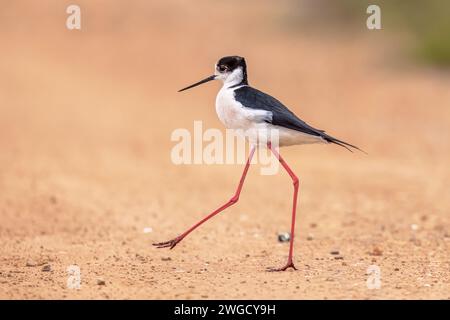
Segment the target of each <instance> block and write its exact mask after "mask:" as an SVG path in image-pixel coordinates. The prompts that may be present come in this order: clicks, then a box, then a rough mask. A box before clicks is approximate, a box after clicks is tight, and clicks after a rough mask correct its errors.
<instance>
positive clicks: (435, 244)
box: [0, 1, 450, 299]
mask: <svg viewBox="0 0 450 320" xmlns="http://www.w3.org/2000/svg"><path fill="white" fill-rule="evenodd" d="M78 2H80V5H81V6H82V8H83V10H84V11H83V19H84V20H83V21H84V23H85V24H84V25H83V29H82V31H81V32H70V31H68V30H66V29H65V28H64V22H65V17H66V15H65V6H66V5H67V4H66V3H64V1H47V2H42V3H41V2H40V3H39V6H38V5H37V4H33V3H34V2H31V1H28V2H26V1H25V2H18V3H15V4H12V3H11V4H9V5H5V8H4V10H3V12H2V15H3V16H2V17H1V21H2V27H1V28H0V33H1V39H2V50H1V53H0V57H1V59H0V72H1V74H2V77H1V78H0V148H1V152H0V167H1V170H0V219H1V223H0V243H1V247H0V298H2V299H18V298H25V299H31V298H33V299H53V298H56V299H80V298H87V299H105V298H106V299H130V298H137V299H177V298H183V299H196V298H208V299H221V298H224V299H233V298H234V299H247V298H249V299H284V298H286V299H314V298H318V299H355V298H356V299H381V298H389V299H430V298H439V299H448V298H450V260H449V257H448V252H449V249H450V229H449V226H450V216H449V211H450V201H449V197H448V190H449V187H450V167H449V165H448V164H449V163H450V142H449V139H448V137H449V133H450V132H449V120H450V109H449V105H450V90H449V87H450V78H449V75H448V74H445V73H443V72H439V71H433V70H427V69H420V68H411V67H408V63H407V62H406V63H403V62H401V60H402V58H401V54H400V53H399V52H400V51H399V50H398V49H397V48H396V47H394V46H392V45H389V44H388V43H389V42H388V40H387V38H388V37H387V31H382V32H380V33H374V32H372V33H371V32H368V31H364V30H361V31H360V32H359V33H357V34H356V35H353V34H348V35H339V36H338V35H336V34H334V33H333V34H328V33H321V34H320V35H317V34H315V33H309V32H303V31H298V30H297V31H296V32H293V31H292V30H289V29H285V28H288V27H287V26H285V25H284V24H283V23H281V22H280V19H281V18H280V16H281V14H282V12H281V11H282V10H281V9H277V10H275V9H274V8H273V7H271V5H270V4H267V3H266V2H262V4H261V5H258V6H256V5H255V4H248V5H245V6H244V9H242V10H241V11H238V12H237V11H235V10H234V9H233V8H235V7H234V6H233V2H220V7H215V6H212V5H211V4H210V2H205V1H203V2H199V7H195V8H194V7H191V6H189V5H188V4H187V3H185V2H171V1H164V2H161V3H156V2H155V3H152V4H146V1H135V2H130V3H128V2H127V4H124V3H122V4H120V2H116V3H115V2H111V1H109V2H108V5H103V6H101V3H99V4H97V5H94V4H91V3H92V2H88V1H78ZM277 8H278V7H277ZM249 12H252V13H253V14H254V15H252V16H250V18H245V19H244V17H245V16H246V14H248V13H249ZM205 14H207V15H208V17H209V19H207V20H208V21H205V20H204V19H202V17H204V15H205ZM209 21H215V22H217V23H215V24H213V25H211V24H210V23H209ZM231 22H233V23H231ZM224 25H229V27H227V28H225V27H224ZM394 43H395V42H394ZM227 54H240V55H243V56H246V57H247V60H248V63H249V73H250V81H251V83H252V84H253V85H254V86H256V87H258V88H260V89H262V90H265V91H268V92H270V93H272V94H273V95H275V96H277V97H278V98H280V99H281V100H282V101H283V102H285V103H286V104H287V105H289V106H291V109H292V110H293V111H295V112H296V113H297V114H298V115H300V116H301V117H302V118H304V119H305V120H306V121H308V122H310V123H311V124H313V125H315V126H317V127H319V128H322V129H326V130H327V132H329V133H330V134H332V135H335V136H337V137H339V138H341V139H343V140H347V141H349V142H352V143H354V144H356V145H358V146H361V147H362V148H363V149H365V150H366V151H367V152H368V154H369V155H368V156H366V155H364V154H362V153H353V154H352V153H349V152H346V151H345V150H343V149H341V148H339V147H334V146H325V145H324V146H304V147H292V148H287V149H283V150H282V154H283V155H284V156H285V158H286V160H287V161H288V162H289V163H290V164H291V165H292V167H293V169H294V170H295V171H296V172H297V174H298V175H299V177H300V181H301V182H300V183H301V184H300V202H299V213H298V225H297V229H296V230H297V235H298V236H297V238H296V241H295V263H296V266H297V267H298V268H299V270H298V271H296V272H294V271H287V272H284V273H268V272H266V271H265V269H266V267H274V266H281V265H282V264H283V263H284V262H285V259H286V257H287V253H288V245H287V243H279V242H278V240H277V233H278V232H284V231H288V230H289V223H290V210H291V208H290V207H291V196H292V186H291V183H290V180H289V177H288V176H287V175H286V174H285V173H284V172H282V173H280V174H279V175H276V176H261V175H260V174H259V168H260V167H259V166H258V165H256V166H254V167H252V168H251V169H250V172H249V176H248V178H247V183H246V185H245V187H244V190H243V193H242V195H241V200H240V202H239V204H237V205H236V206H234V207H232V208H230V209H228V210H227V211H226V212H224V213H223V214H221V215H219V216H217V217H216V218H214V219H213V220H211V221H209V222H208V223H207V224H205V225H204V226H202V227H201V228H200V229H198V230H197V231H195V232H194V233H192V234H191V235H190V236H189V237H188V238H186V239H185V241H183V242H182V243H180V244H179V245H178V246H177V247H176V248H175V249H174V250H172V251H168V250H158V249H155V248H153V247H152V246H151V243H153V242H156V241H164V240H169V239H171V238H172V237H174V236H176V235H177V234H178V233H180V232H182V231H184V230H185V228H187V227H188V226H190V225H191V224H193V223H194V222H195V221H197V220H198V219H200V218H201V217H203V216H204V215H206V214H207V213H209V211H210V210H212V209H214V208H216V207H218V206H219V205H221V204H222V203H223V202H224V201H226V200H228V199H229V198H230V196H231V195H232V193H233V191H234V188H235V186H236V185H237V182H238V179H239V176H240V174H241V170H242V166H241V165H210V166H208V165H190V166H188V165H185V166H175V165H173V164H172V162H171V159H170V150H171V148H172V147H173V145H174V143H172V142H171V141H170V134H171V132H172V131H173V130H174V129H176V128H192V126H193V121H194V120H199V119H202V120H203V121H204V123H203V125H204V127H205V128H212V127H217V128H222V126H221V124H220V122H219V121H218V120H217V118H216V115H215V110H214V97H215V94H216V92H217V90H218V86H219V85H218V84H210V85H205V86H204V87H203V89H200V88H199V89H198V90H194V91H191V92H186V93H185V94H177V93H176V90H177V89H179V88H180V87H182V86H184V85H187V84H189V83H190V82H192V81H195V80H199V79H201V78H202V77H205V76H207V75H208V74H210V72H211V69H212V65H213V63H214V62H215V60H216V59H217V58H218V57H221V56H223V55H227ZM144 228H152V232H149V233H145V232H144ZM332 251H339V254H338V255H333V254H331V252H332ZM71 265H76V266H78V267H79V268H80V271H81V288H80V289H78V290H76V289H69V288H68V287H67V280H68V277H69V274H68V272H67V268H68V267H69V266H71ZM370 265H376V266H378V267H379V268H380V270H381V288H380V289H374V290H370V289H368V288H367V285H366V281H367V279H368V275H367V268H368V267H369V266H370ZM46 270H47V271H46ZM48 270H50V271H48ZM102 281H104V284H103V282H102Z"/></svg>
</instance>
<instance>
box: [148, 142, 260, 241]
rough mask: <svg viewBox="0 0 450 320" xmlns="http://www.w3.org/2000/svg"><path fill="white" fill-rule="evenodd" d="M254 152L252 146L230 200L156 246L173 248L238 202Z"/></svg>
mask: <svg viewBox="0 0 450 320" xmlns="http://www.w3.org/2000/svg"><path fill="white" fill-rule="evenodd" d="M254 153H255V146H252V149H251V150H250V154H249V156H248V159H247V163H246V164H245V167H244V172H243V173H242V176H241V180H240V181H239V185H238V187H237V190H236V192H235V194H234V196H233V197H232V198H231V199H230V200H228V202H227V203H225V204H224V205H222V206H221V207H219V208H218V209H216V210H215V211H213V212H212V213H210V214H209V215H207V216H206V217H205V218H203V219H202V220H200V221H199V222H197V223H196V224H194V225H193V226H192V227H190V228H189V229H188V230H186V231H185V232H183V233H182V234H180V235H179V236H178V237H176V238H175V239H172V240H169V241H165V242H159V243H154V244H153V245H154V246H156V247H157V248H170V249H173V248H174V247H175V246H176V245H177V244H178V243H179V242H180V241H181V240H183V239H184V237H186V236H187V235H188V234H189V233H191V232H192V231H194V230H195V229H196V228H197V227H199V226H200V225H202V224H203V223H204V222H206V221H207V220H209V219H210V218H212V217H214V216H215V215H216V214H218V213H219V212H222V211H223V210H225V209H226V208H228V207H230V206H232V205H233V204H235V203H236V202H238V200H239V195H240V194H241V191H242V186H243V185H244V181H245V177H246V176H247V172H248V169H249V167H250V162H251V160H252V158H253V154H254Z"/></svg>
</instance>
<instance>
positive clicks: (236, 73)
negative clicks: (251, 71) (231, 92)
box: [221, 67, 244, 88]
mask: <svg viewBox="0 0 450 320" xmlns="http://www.w3.org/2000/svg"><path fill="white" fill-rule="evenodd" d="M243 78H244V75H243V73H242V68H241V67H239V68H236V69H234V70H233V72H232V73H230V74H228V75H227V76H226V77H225V78H223V79H221V80H222V81H223V86H224V87H227V88H229V87H231V86H234V85H237V84H239V83H241V82H242V79H243Z"/></svg>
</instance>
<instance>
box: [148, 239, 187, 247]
mask: <svg viewBox="0 0 450 320" xmlns="http://www.w3.org/2000/svg"><path fill="white" fill-rule="evenodd" d="M181 240H183V237H181V236H178V237H176V238H175V239H172V240H169V241H165V242H159V243H153V245H154V246H155V247H157V248H158V249H161V248H169V249H173V248H174V247H175V246H176V245H177V244H178V242H180V241H181Z"/></svg>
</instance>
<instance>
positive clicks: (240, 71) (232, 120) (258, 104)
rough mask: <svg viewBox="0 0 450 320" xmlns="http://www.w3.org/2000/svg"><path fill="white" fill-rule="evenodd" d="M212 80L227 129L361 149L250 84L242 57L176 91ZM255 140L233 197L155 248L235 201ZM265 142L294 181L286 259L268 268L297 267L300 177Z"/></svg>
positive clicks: (226, 59)
mask: <svg viewBox="0 0 450 320" xmlns="http://www.w3.org/2000/svg"><path fill="white" fill-rule="evenodd" d="M211 80H221V81H222V82H223V87H222V88H221V89H220V91H219V93H218V94H217V97H216V111H217V114H218V116H219V119H220V120H221V121H222V122H223V124H224V125H225V126H226V127H227V128H229V129H242V130H245V131H249V130H250V132H251V129H255V130H254V132H261V130H262V131H266V132H270V131H272V130H277V135H276V136H277V138H278V141H277V142H278V145H279V146H289V145H300V144H308V143H334V144H337V145H339V146H341V147H344V148H346V149H347V150H349V151H351V148H354V149H358V150H360V149H359V148H358V147H356V146H354V145H351V144H349V143H347V142H344V141H342V140H338V139H336V138H333V137H332V136H330V135H328V134H326V133H325V131H323V130H318V129H315V128H313V127H311V126H310V125H308V124H306V123H305V122H304V121H302V120H300V119H299V118H298V117H297V116H296V115H295V114H294V113H292V112H291V111H290V110H289V109H288V108H286V107H285V106H284V105H283V104H282V103H281V102H280V101H278V100H277V99H275V98H273V97H271V96H270V95H268V94H266V93H264V92H261V91H259V90H257V89H255V88H252V87H251V86H249V84H248V81H247V65H246V63H245V59H244V58H243V57H239V56H229V57H224V58H222V59H220V60H219V61H218V62H217V64H216V65H215V72H214V75H212V76H210V77H208V78H206V79H203V80H201V81H199V82H197V83H195V84H193V85H190V86H188V87H186V88H183V89H181V90H179V91H184V90H187V89H190V88H193V87H196V86H198V85H200V84H203V83H206V82H208V81H211ZM257 140H258V139H257V137H250V141H251V142H253V143H251V144H252V146H251V149H250V154H249V157H248V160H247V162H246V164H245V167H244V172H243V173H242V176H241V179H240V182H239V184H238V187H237V190H236V192H235V193H234V195H233V197H232V198H231V199H230V200H228V202H226V203H225V204H224V205H222V206H221V207H219V208H218V209H216V210H214V211H213V212H212V213H210V214H209V215H207V216H206V217H205V218H203V219H202V220H200V221H199V222H197V223H196V224H194V225H193V226H192V227H191V228H189V229H188V230H186V231H185V232H184V233H182V234H180V235H179V236H178V237H176V238H174V239H172V240H170V241H166V242H160V243H155V244H154V246H156V247H158V248H170V249H172V248H174V247H175V246H176V245H177V244H178V243H179V242H180V241H181V240H183V239H184V238H185V237H186V236H187V235H188V234H189V233H191V232H192V231H193V230H194V229H196V228H197V227H199V226H200V225H201V224H203V223H204V222H205V221H207V220H208V219H210V218H212V217H213V216H215V215H216V214H218V213H219V212H221V211H223V210H225V209H226V208H228V207H230V206H232V205H233V204H235V203H236V202H238V200H239V196H240V194H241V190H242V186H243V184H244V180H245V177H246V175H247V172H248V169H249V167H250V162H251V160H252V158H253V155H254V153H255V148H256V147H257V145H258V143H257V142H256V143H255V141H257ZM266 145H267V148H268V149H269V150H270V151H271V152H272V153H273V154H274V155H275V157H276V158H277V159H278V160H279V162H280V164H281V165H282V166H283V168H284V169H285V170H286V171H287V173H288V174H289V176H290V177H291V179H292V182H293V185H294V196H293V204H292V221H291V238H290V244H289V256H288V261H287V263H286V265H284V266H283V267H281V268H276V269H270V270H271V271H284V270H286V269H288V268H293V269H294V270H297V269H296V268H295V266H294V262H293V251H294V231H295V215H296V211H297V196H298V188H299V180H298V178H297V176H296V175H295V173H294V172H293V171H292V170H291V169H290V168H289V166H288V164H287V163H286V161H284V159H283V158H282V157H281V156H280V154H279V153H278V151H277V150H276V148H274V147H273V145H272V143H271V141H270V139H269V140H267V141H266Z"/></svg>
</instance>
